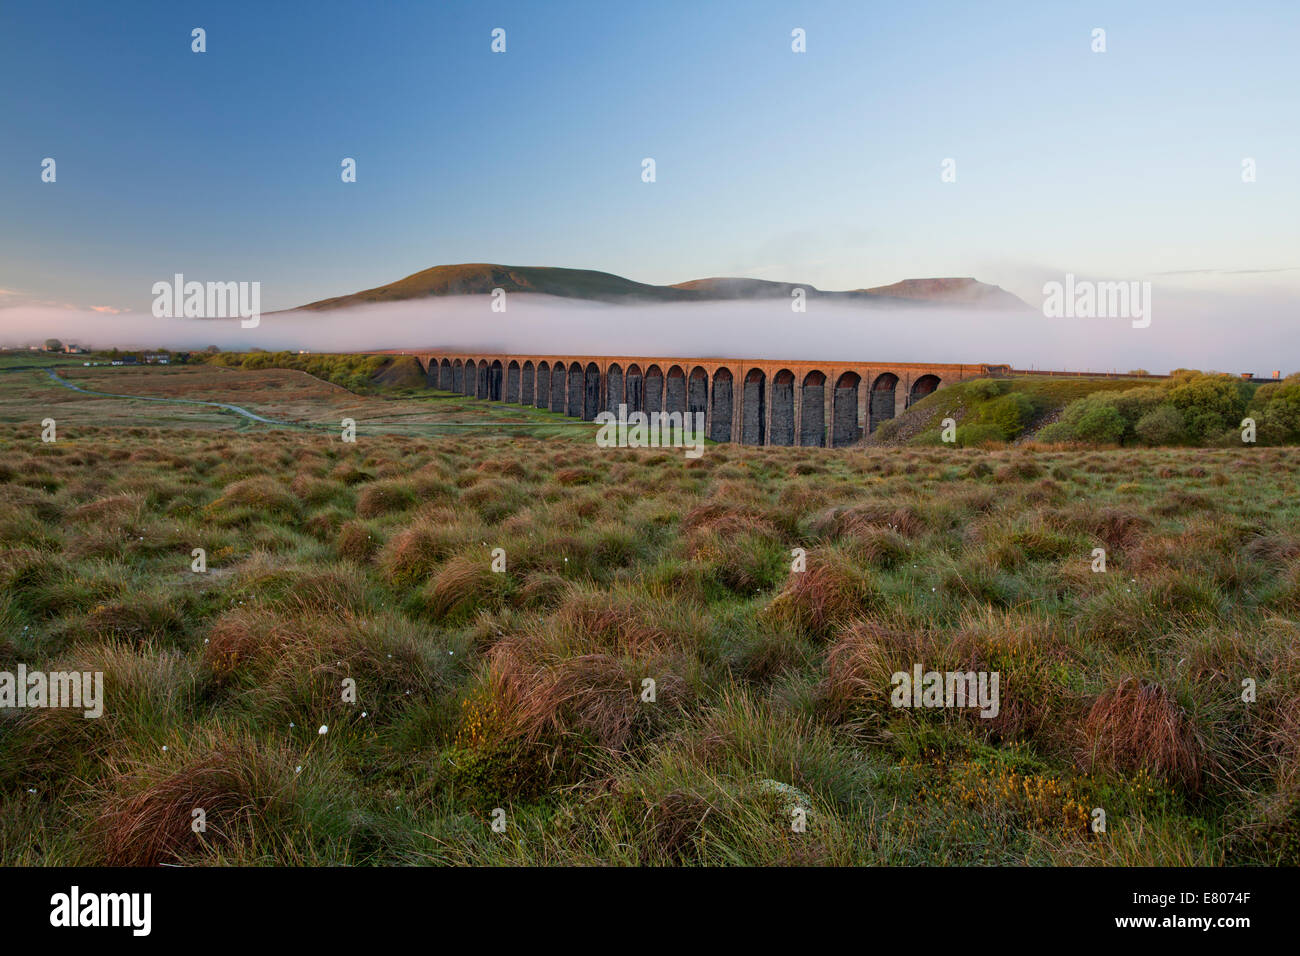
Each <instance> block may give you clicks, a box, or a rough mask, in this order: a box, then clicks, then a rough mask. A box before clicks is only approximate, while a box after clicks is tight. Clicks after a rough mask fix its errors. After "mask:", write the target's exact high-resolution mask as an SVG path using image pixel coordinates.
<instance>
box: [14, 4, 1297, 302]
mask: <svg viewBox="0 0 1300 956" xmlns="http://www.w3.org/2000/svg"><path fill="white" fill-rule="evenodd" d="M195 26H202V27H204V28H205V29H206V31H207V52H206V53H202V54H197V53H193V52H191V48H190V46H191V37H190V31H191V29H192V28H193V27H195ZM495 27H501V28H504V29H505V30H506V39H507V49H506V52H505V53H504V54H494V53H492V52H491V50H490V44H491V35H490V34H491V31H492V29H493V28H495ZM796 27H798V28H802V29H804V30H805V31H806V35H807V52H805V53H794V52H792V50H791V30H792V29H794V28H796ZM1098 27H1100V28H1103V29H1104V30H1105V31H1106V52H1104V53H1094V52H1093V51H1092V49H1091V47H1092V43H1093V37H1092V31H1093V30H1094V28H1098ZM1298 41H1300V4H1297V3H1295V2H1282V0H1277V2H1263V0H1260V2H1242V3H1233V4H1230V5H1228V4H1222V3H1209V2H1197V0H1191V2H1166V0H1152V2H1145V3H1135V2H1097V3H1088V4H1055V3H1042V2H1017V3H991V4H972V3H963V2H916V3H907V4H896V3H888V4H886V3H863V2H839V3H830V2H828V3H808V4H789V3H777V2H753V3H744V4H740V3H694V2H681V3H655V4H644V5H643V4H622V3H620V4H608V3H598V2H584V3H560V2H545V3H468V2H461V3H440V4H437V5H434V4H426V3H390V4H383V5H379V4H372V3H359V2H349V3H343V2H333V0H323V2H319V3H314V4H311V5H310V6H305V5H290V4H274V5H268V4H252V3H233V4H227V3H221V4H217V3H199V4H187V5H185V6H184V7H182V6H180V5H177V4H174V3H165V2H152V0H150V2H134V3H129V4H121V5H117V4H114V5H102V6H101V5H92V4H89V3H76V4H73V3H46V4H17V3H9V4H5V5H4V6H3V7H0V81H2V82H0V90H3V91H4V92H3V93H2V94H0V131H3V133H2V135H0V222H3V227H2V228H0V304H10V305H12V304H15V303H38V302H39V303H57V304H68V305H72V306H76V307H78V308H83V309H85V308H93V307H98V308H100V309H127V310H132V311H134V312H137V313H138V312H141V311H145V312H147V310H148V308H149V303H150V301H151V298H152V296H151V292H150V289H151V287H152V284H153V283H154V282H156V281H158V280H160V279H166V280H169V279H170V277H171V276H172V275H173V274H174V273H176V272H182V273H184V274H185V275H186V276H187V278H195V279H200V280H221V281H227V280H241V281H260V282H261V283H262V296H263V299H262V301H263V308H264V309H265V310H267V311H270V310H274V309H282V308H289V307H292V306H294V305H298V304H301V303H304V302H307V301H311V300H315V299H320V298H324V297H327V296H332V295H339V294H345V293H349V292H353V291H356V290H358V289H362V288H366V287H370V286H374V285H379V284H382V283H385V282H389V281H393V280H395V279H398V278H400V277H402V276H405V275H408V274H410V273H412V272H416V271H418V270H420V269H424V268H427V267H429V266H432V265H437V264H441V263H452V262H477V261H488V262H501V263H507V264H514V265H560V266H569V267H575V268H591V269H600V270H603V271H608V272H613V273H616V274H619V275H624V276H627V277H629V278H632V279H636V280H639V281H644V282H653V283H669V282H680V281H684V280H686V279H691V278H697V277H701V276H709V275H744V276H753V277H758V278H768V279H778V280H785V281H796V282H807V283H811V284H813V285H816V286H818V287H820V288H824V289H847V288H860V287H865V286H872V285H881V284H886V283H890V282H894V281H897V280H899V279H903V278H909V277H924V276H947V275H960V276H965V275H970V276H975V277H976V278H979V279H982V280H984V281H987V282H993V283H996V284H999V285H1002V286H1003V287H1005V288H1008V289H1010V290H1011V291H1013V292H1015V293H1017V294H1019V295H1020V296H1021V297H1022V298H1025V299H1026V300H1027V301H1029V302H1030V303H1031V304H1035V305H1036V304H1038V302H1039V301H1041V295H1040V294H1039V290H1040V288H1041V285H1042V282H1043V281H1045V279H1048V278H1052V277H1059V276H1061V275H1062V274H1063V273H1065V272H1073V273H1075V274H1077V275H1081V276H1093V277H1096V278H1106V279H1139V278H1154V279H1155V280H1156V281H1157V282H1158V283H1160V284H1163V285H1166V286H1175V287H1181V288H1186V289H1193V290H1195V289H1207V290H1213V291H1215V292H1227V293H1232V294H1237V293H1240V294H1242V295H1243V296H1246V297H1247V298H1249V297H1250V296H1255V295H1262V296H1264V297H1267V298H1269V299H1270V300H1273V301H1276V300H1278V299H1279V297H1280V298H1281V299H1282V301H1284V302H1285V300H1286V299H1287V297H1295V298H1296V299H1300V109H1298V108H1297V107H1298V106H1300V66H1298V65H1297V59H1296V49H1297V47H1298V46H1300V43H1298ZM45 157H53V158H54V159H55V160H56V162H57V176H58V178H57V182H55V183H52V184H51V183H43V182H42V181H41V161H42V159H43V158H45ZM344 157H353V158H355V159H356V160H357V164H358V166H357V170H358V176H357V182H356V183H353V184H344V183H342V182H341V181H340V176H339V173H340V161H341V160H342V159H343V158H344ZM644 157H653V158H654V159H655V161H656V165H657V169H656V174H657V181H656V182H654V183H644V182H642V179H641V161H642V159H643V158H644ZM947 158H952V159H953V160H954V161H955V170H956V181H955V182H950V183H945V182H942V181H941V176H940V173H941V164H942V162H943V161H944V160H945V159H947ZM1248 158H1249V159H1252V160H1253V161H1254V163H1255V167H1256V170H1257V178H1256V181H1255V182H1252V183H1244V182H1243V181H1242V162H1243V160H1244V159H1248Z"/></svg>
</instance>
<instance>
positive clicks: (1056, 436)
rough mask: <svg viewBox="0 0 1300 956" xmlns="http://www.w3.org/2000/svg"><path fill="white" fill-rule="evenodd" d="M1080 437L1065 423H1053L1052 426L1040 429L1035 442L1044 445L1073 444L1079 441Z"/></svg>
mask: <svg viewBox="0 0 1300 956" xmlns="http://www.w3.org/2000/svg"><path fill="white" fill-rule="evenodd" d="M1077 440H1078V436H1076V435H1075V434H1074V429H1073V428H1072V427H1071V426H1070V425H1068V424H1067V423H1065V422H1052V423H1051V424H1050V425H1044V426H1043V427H1042V428H1040V429H1038V432H1037V434H1035V435H1034V441H1040V442H1044V443H1048V444H1050V443H1053V442H1071V441H1077Z"/></svg>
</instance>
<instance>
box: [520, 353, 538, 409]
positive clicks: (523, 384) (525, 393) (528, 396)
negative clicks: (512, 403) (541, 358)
mask: <svg viewBox="0 0 1300 956" xmlns="http://www.w3.org/2000/svg"><path fill="white" fill-rule="evenodd" d="M536 380H537V366H535V365H533V361H532V359H529V360H528V361H527V362H525V363H524V367H523V368H521V369H520V370H519V404H520V405H531V404H533V398H534V397H535V396H536V395H537V392H536V391H534V385H533V383H534V382H535V381H536Z"/></svg>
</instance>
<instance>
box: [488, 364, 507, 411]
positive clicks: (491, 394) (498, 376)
mask: <svg viewBox="0 0 1300 956" xmlns="http://www.w3.org/2000/svg"><path fill="white" fill-rule="evenodd" d="M504 377H505V369H504V368H503V367H502V365H501V360H500V359H497V360H496V361H494V362H493V363H492V364H491V365H489V366H487V374H486V379H487V388H486V389H484V393H483V397H484V398H486V399H488V400H489V401H492V402H499V401H501V389H502V385H503V382H502V379H503V378H504Z"/></svg>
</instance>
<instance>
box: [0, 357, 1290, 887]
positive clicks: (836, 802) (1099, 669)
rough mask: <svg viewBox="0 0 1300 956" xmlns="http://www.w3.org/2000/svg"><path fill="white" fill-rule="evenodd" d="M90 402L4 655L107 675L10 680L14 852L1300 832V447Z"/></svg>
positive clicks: (16, 574)
mask: <svg viewBox="0 0 1300 956" xmlns="http://www.w3.org/2000/svg"><path fill="white" fill-rule="evenodd" d="M40 374H41V375H42V377H44V376H43V373H40ZM24 375H27V373H22V372H14V373H12V374H11V375H7V376H3V377H0V388H7V389H10V390H11V391H9V392H0V405H3V403H4V402H3V400H4V398H5V396H6V395H9V396H10V397H13V396H14V393H13V392H12V389H16V388H18V387H19V384H20V383H19V377H20V376H24ZM21 381H22V382H23V383H26V382H27V381H28V380H27V379H22V380H21ZM32 382H36V380H34V379H33V380H32ZM6 383H8V384H6ZM36 383H37V384H39V383H38V382H36ZM1042 384H1043V388H1044V389H1045V391H1039V392H1036V393H1035V394H1038V395H1049V394H1050V395H1052V396H1055V397H1056V398H1059V399H1061V400H1064V399H1065V395H1064V394H1062V393H1061V391H1060V389H1063V388H1065V386H1069V387H1071V388H1078V387H1079V383H1077V382H1069V383H1064V382H1062V383H1058V382H1045V383H1042ZM25 387H35V385H28V386H25ZM42 387H43V386H42ZM384 387H385V388H389V386H384ZM1017 387H1019V386H1017ZM395 394H396V393H395ZM943 394H944V393H939V394H938V395H936V396H935V397H933V398H931V399H928V400H927V401H929V402H931V403H932V404H936V405H937V404H938V401H939V399H940V398H942V397H943ZM407 398H410V396H404V397H403V400H406V399H407ZM15 400H16V399H15ZM47 400H54V396H53V393H50V394H49V395H46V393H45V392H44V391H42V392H40V393H39V396H38V397H37V399H36V400H33V399H32V398H31V397H30V396H29V398H28V403H29V404H30V405H32V407H35V408H36V409H37V410H36V412H30V411H29V413H28V418H30V417H31V416H32V415H36V417H37V418H38V419H39V417H40V407H39V406H40V402H44V401H47ZM412 400H415V399H412ZM419 401H427V402H428V403H429V404H430V406H433V407H436V406H438V405H439V403H451V402H458V403H462V405H464V404H466V403H467V401H468V400H466V399H464V397H463V396H447V395H442V394H435V393H428V392H426V393H424V394H423V395H422V396H421V397H420V398H419ZM479 406H483V407H487V406H485V405H484V403H472V404H469V405H467V406H466V407H469V408H471V409H472V410H474V411H475V412H477V411H478V408H479ZM80 407H82V406H78V405H76V403H75V402H74V403H72V404H70V405H68V406H67V408H68V409H72V408H80ZM106 407H107V406H99V405H96V406H95V408H106ZM507 410H508V411H509V413H510V414H512V415H514V414H518V415H521V416H525V417H526V418H527V419H528V422H529V423H532V422H534V421H536V422H538V425H537V427H538V428H545V427H547V426H545V425H542V424H541V423H542V422H543V421H544V420H545V418H546V416H547V415H548V414H549V413H543V412H538V411H536V410H533V411H532V412H530V411H529V410H527V409H522V408H519V407H514V408H509V407H507ZM158 412H159V409H157V408H155V409H150V414H156V413H158ZM80 414H82V413H80V412H79V413H78V415H80ZM85 414H87V415H88V414H90V412H86V413H85ZM132 414H134V415H137V416H138V415H139V412H138V411H136V412H132ZM196 414H197V413H196ZM484 414H488V413H487V412H484ZM78 415H73V416H72V417H71V418H69V417H68V415H67V414H62V417H61V418H60V421H61V422H62V423H65V424H61V426H60V429H61V430H60V440H59V441H58V442H57V443H54V444H43V443H41V442H40V441H39V438H38V430H36V429H34V428H33V427H32V426H31V425H30V424H29V423H28V421H27V419H23V420H21V422H17V420H15V424H13V425H6V426H5V430H4V432H3V434H2V436H0V595H2V596H0V635H3V638H2V639H0V658H3V660H0V669H9V670H12V669H13V668H15V667H16V666H17V665H18V664H19V663H24V664H26V665H27V666H28V667H29V668H33V669H35V668H40V669H45V670H59V669H73V670H97V671H102V672H103V673H104V675H105V684H106V687H107V691H106V694H107V696H106V701H105V714H104V716H103V717H102V718H101V719H99V720H86V719H84V718H82V717H81V716H80V714H79V713H78V714H73V713H71V712H68V711H62V710H48V709H47V710H24V711H10V710H6V711H3V712H0V777H2V778H3V781H4V787H3V790H0V793H3V797H2V798H0V862H3V863H5V864H36V863H39V864H63V863H107V864H121V863H157V862H187V863H207V864H231V863H279V864H289V865H297V864H359V865H364V864H406V863H471V864H514V863H549V864H599V863H614V864H629V865H630V864H641V863H670V864H675V863H682V864H885V863H890V864H983V863H1016V864H1045V863H1086V864H1105V865H1131V864H1148V865H1165V864H1241V863H1256V864H1278V863H1289V864H1292V865H1294V864H1296V863H1300V746H1298V745H1297V741H1298V740H1300V723H1298V718H1297V714H1300V708H1298V707H1297V701H1300V653H1297V651H1296V648H1297V647H1300V640H1298V639H1300V625H1298V624H1297V617H1300V537H1297V534H1296V531H1295V529H1296V528H1297V527H1300V504H1298V503H1297V501H1296V498H1295V495H1294V475H1295V472H1296V469H1297V465H1300V451H1298V450H1296V449H1288V448H1264V447H1251V448H1242V449H1233V450H1213V449H1164V450H1161V449H1119V450H1108V451H1103V450H1090V449H1078V448H1076V449H1068V448H1067V449H1060V450H1041V449H1040V450H1036V451H1026V450H1020V449H1001V450H993V451H982V450H976V449H962V448H952V447H937V448H904V449H852V450H850V449H839V450H826V449H816V450H808V449H781V448H769V449H751V448H739V447H733V446H710V448H709V449H708V450H707V451H706V452H705V454H704V456H703V457H702V458H701V459H699V460H697V461H688V460H686V459H684V458H683V456H682V455H680V454H679V453H675V452H672V451H670V450H645V451H633V450H619V449H600V448H597V447H596V446H595V444H594V442H593V441H592V440H591V436H590V434H589V433H587V432H586V431H583V432H581V433H578V430H577V429H574V428H569V429H568V431H564V428H563V427H559V426H557V427H556V428H555V434H554V435H551V436H548V437H547V438H545V439H541V438H537V437H506V436H503V435H500V434H499V433H492V434H488V433H486V432H476V433H471V434H453V433H452V432H451V429H450V428H448V429H447V434H445V435H438V436H429V435H415V434H400V433H398V432H397V431H396V430H389V431H380V430H376V431H375V432H373V433H369V434H366V433H363V434H362V436H361V437H360V438H359V440H358V442H357V443H356V444H355V445H348V444H344V443H342V442H340V441H338V439H337V437H335V436H334V435H331V434H325V433H316V432H313V431H304V430H288V429H269V428H263V427H258V428H256V429H254V430H251V431H246V432H239V431H235V430H233V429H231V428H230V427H229V420H228V419H227V420H226V425H225V427H224V428H221V429H220V430H219V429H218V425H217V424H216V423H207V422H202V423H193V422H192V423H189V424H186V425H184V427H162V426H156V425H153V424H148V425H146V424H143V422H142V420H141V419H139V418H138V417H137V419H136V425H135V426H133V427H126V426H114V425H112V424H111V423H107V422H105V421H103V420H102V419H100V418H94V419H86V418H78ZM92 421H93V422H95V423H94V424H92V423H91V422H92ZM430 427H433V426H430ZM199 547H201V548H204V549H205V550H206V556H207V567H208V570H207V572H206V573H204V574H196V573H193V572H192V571H191V570H190V565H191V561H192V558H191V551H192V550H193V549H194V548H199ZM497 548H500V549H503V551H504V560H505V570H504V571H503V572H500V573H497V572H494V571H493V570H492V562H493V559H494V549H497ZM794 548H803V549H804V550H805V551H806V555H807V557H806V560H807V567H806V570H804V571H802V572H793V571H792V570H791V561H792V557H791V550H792V549H794ZM1096 548H1104V549H1105V550H1106V553H1107V570H1106V573H1104V574H1100V573H1094V572H1093V571H1092V570H1091V566H1092V562H1093V560H1094V558H1093V552H1094V549H1096ZM915 662H920V663H923V664H924V665H925V667H926V669H938V670H950V669H963V670H964V669H968V668H973V669H979V670H993V671H997V672H998V673H999V674H1000V677H1001V706H1000V712H999V715H998V716H997V717H996V718H994V719H992V720H984V719H981V718H979V717H976V716H972V715H970V714H967V713H956V712H952V711H944V710H920V711H912V710H902V709H897V708H894V707H892V706H890V702H889V693H890V676H891V674H892V673H893V672H894V671H897V670H909V669H910V667H911V665H912V664H913V663H915ZM1247 678H1249V679H1251V680H1253V681H1254V682H1255V685H1256V689H1257V695H1258V696H1257V699H1256V700H1255V701H1254V702H1253V703H1245V702H1243V701H1242V700H1241V687H1242V681H1243V680H1244V679H1247ZM647 679H650V680H653V681H654V687H655V700H654V702H648V701H645V700H643V699H642V695H643V693H644V688H645V687H646V686H648V685H646V684H645V683H644V682H645V681H646V680H647ZM349 680H351V681H355V687H356V701H355V703H353V702H351V701H350V700H345V699H344V691H345V687H346V686H347V685H346V684H345V682H346V681H349ZM323 725H324V726H328V732H327V733H326V734H324V735H321V734H319V733H318V732H317V730H318V728H319V727H321V726H323ZM164 748H166V749H164ZM791 788H793V789H791ZM195 807H202V808H204V809H205V811H206V812H207V820H208V827H209V828H208V831H207V833H206V834H205V835H203V836H201V837H200V836H199V835H196V834H194V833H193V832H192V830H191V829H190V825H189V824H190V820H191V811H192V810H193V809H194V808H195ZM498 808H499V809H500V810H503V811H504V814H505V820H506V821H507V829H506V831H505V832H504V833H498V832H494V831H493V829H492V826H491V823H492V820H493V814H494V811H495V810H497V809H498ZM1095 808H1102V809H1104V810H1105V811H1106V816H1107V832H1106V833H1105V834H1104V835H1102V834H1094V833H1092V832H1091V831H1090V829H1089V826H1088V821H1089V820H1090V819H1091V814H1092V811H1093V810H1094V809H1095ZM794 809H801V810H802V811H803V812H804V813H805V815H806V819H807V821H808V826H807V829H806V830H805V831H804V832H796V831H795V830H793V829H792V828H791V819H792V813H793V810H794Z"/></svg>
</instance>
